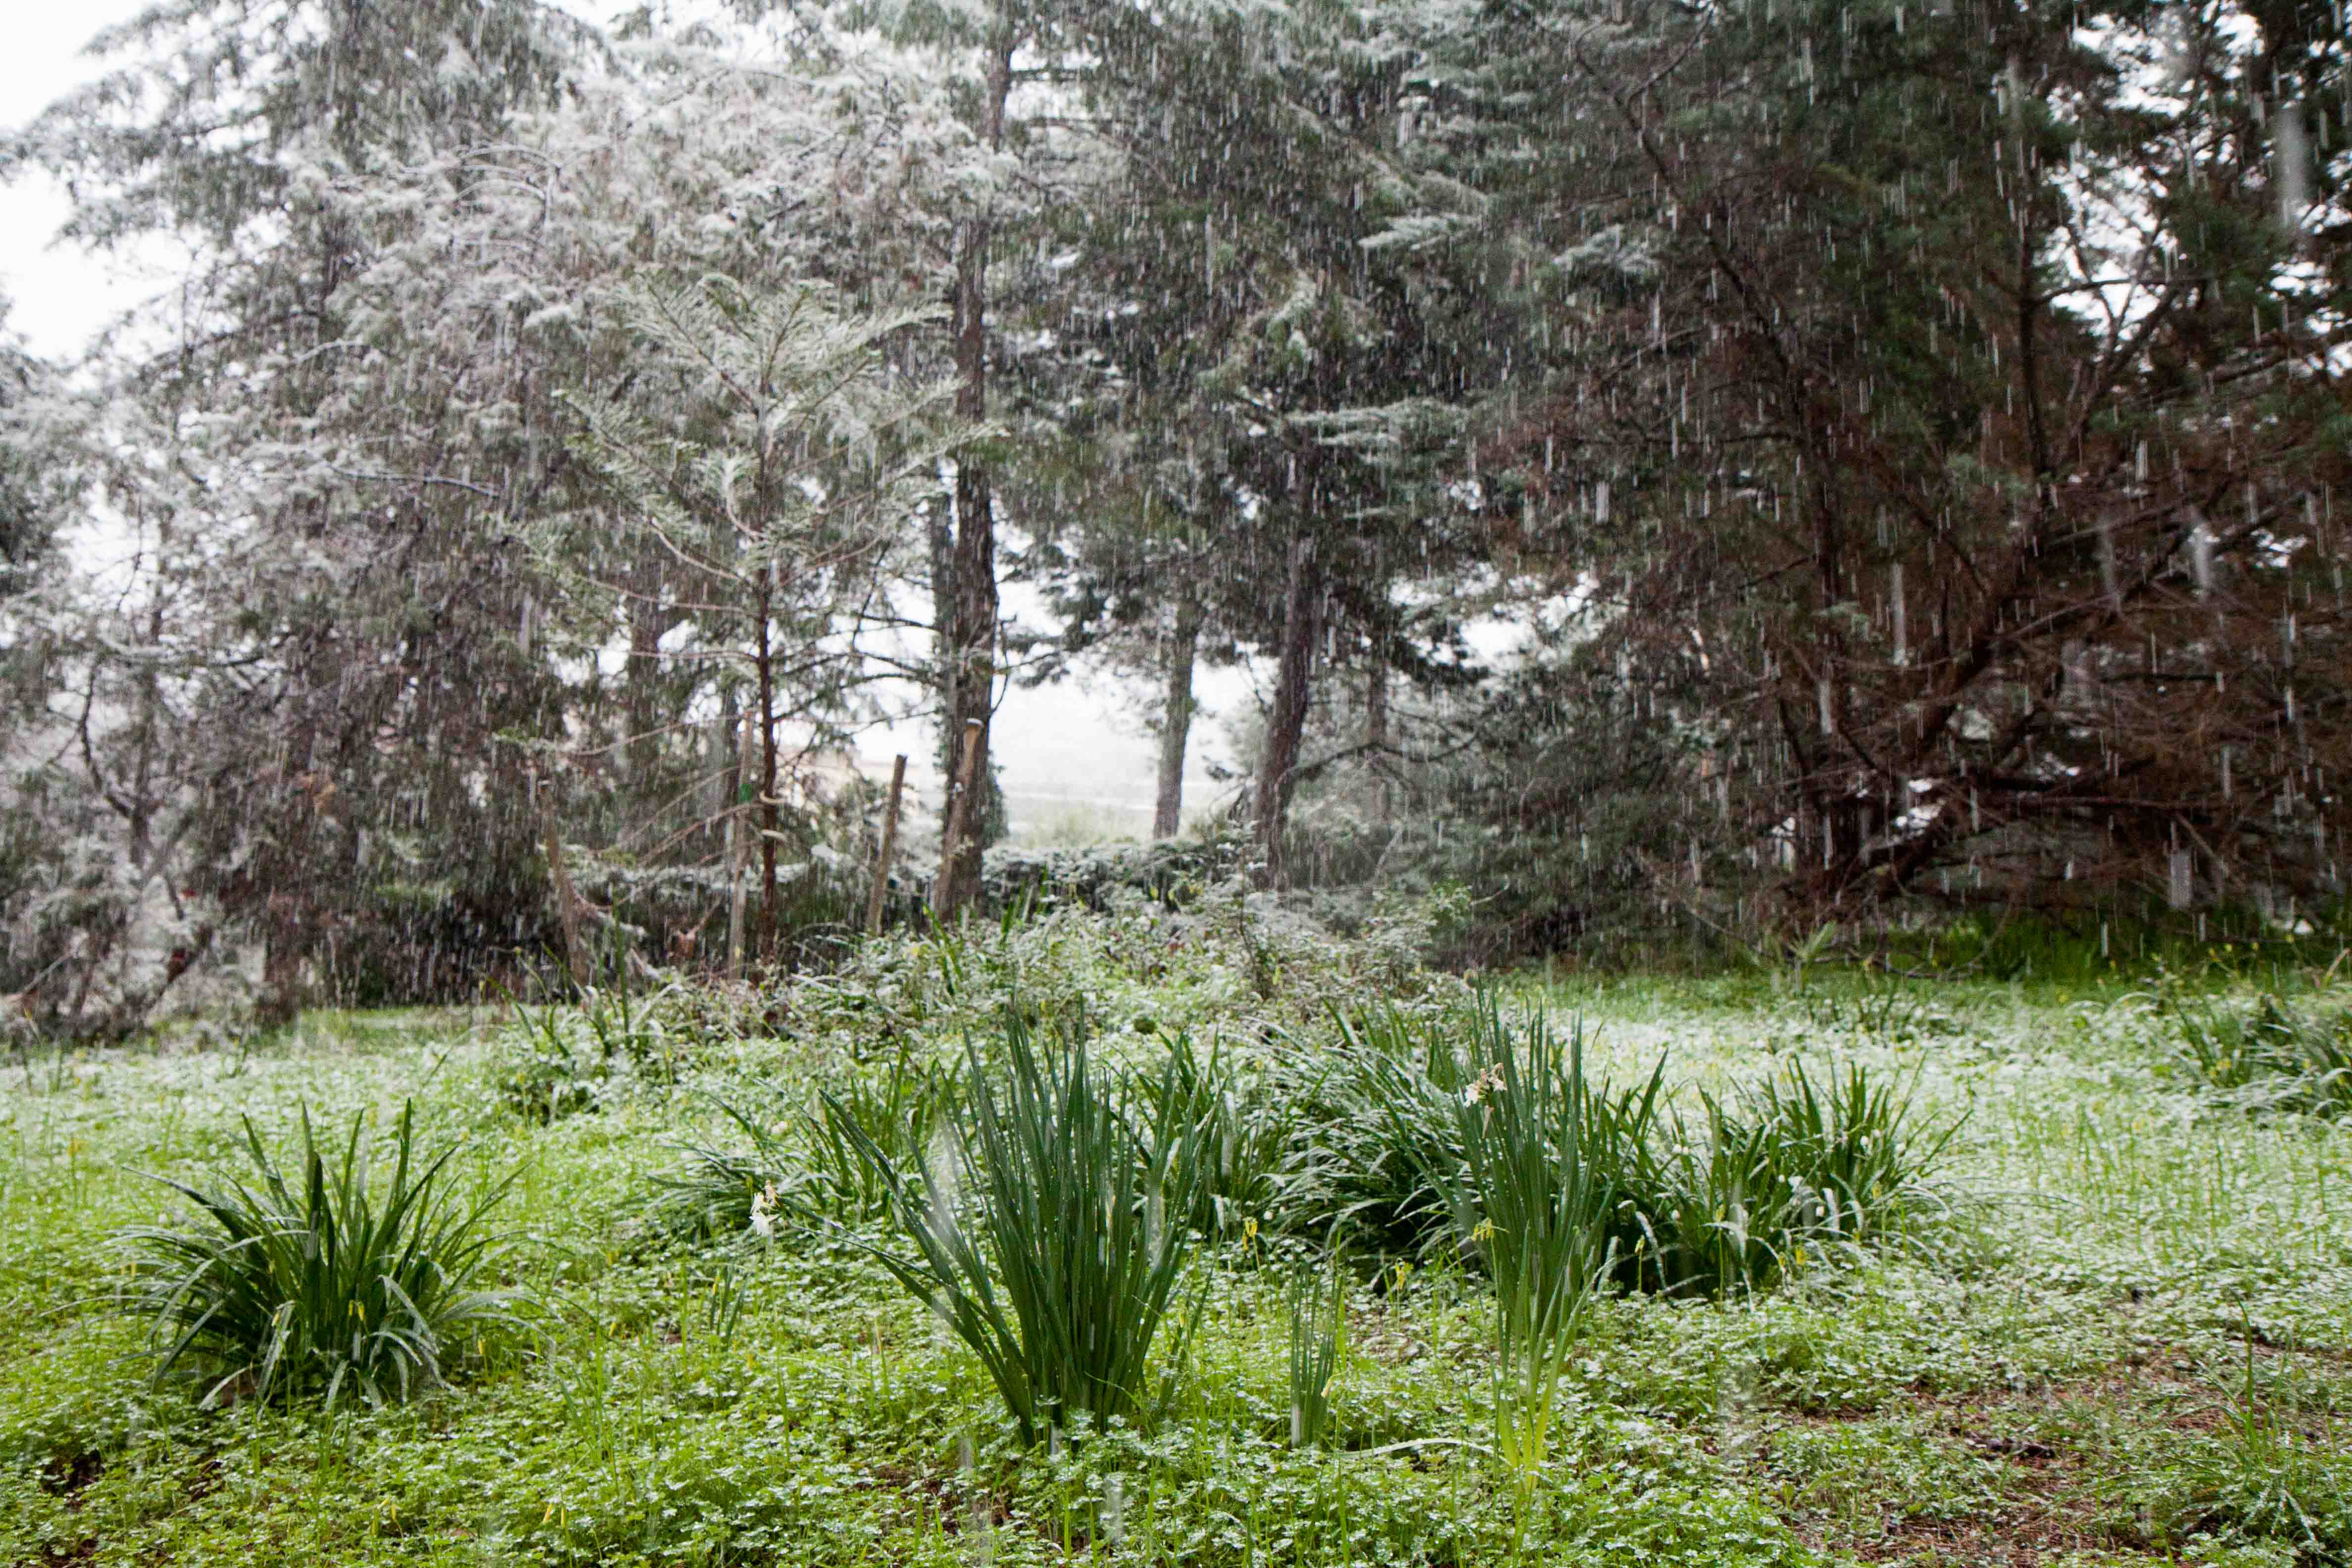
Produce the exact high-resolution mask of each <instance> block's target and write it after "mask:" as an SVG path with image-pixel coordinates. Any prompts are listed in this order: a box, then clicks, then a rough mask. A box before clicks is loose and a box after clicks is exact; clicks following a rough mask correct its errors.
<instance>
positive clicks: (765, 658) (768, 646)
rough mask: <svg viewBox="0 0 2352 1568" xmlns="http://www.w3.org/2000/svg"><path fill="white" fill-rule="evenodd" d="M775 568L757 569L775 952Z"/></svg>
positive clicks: (766, 898)
mask: <svg viewBox="0 0 2352 1568" xmlns="http://www.w3.org/2000/svg"><path fill="white" fill-rule="evenodd" d="M774 573H775V569H774V568H773V567H772V566H769V565H766V564H764V563H763V564H761V567H760V602H759V606H758V610H757V614H758V615H759V617H760V635H759V639H758V642H759V653H758V654H757V655H756V656H755V657H756V658H757V661H758V665H759V671H760V900H761V901H760V923H761V928H762V930H761V944H762V949H763V951H764V952H768V953H771V954H772V953H773V952H775V951H776V916H777V910H776V835H777V833H778V831H779V828H780V826H781V825H780V824H779V823H778V821H777V818H776V660H775V646H774V642H773V640H772V633H771V631H770V627H769V624H768V617H769V615H770V612H771V611H772V609H773V607H774V600H775V575H774Z"/></svg>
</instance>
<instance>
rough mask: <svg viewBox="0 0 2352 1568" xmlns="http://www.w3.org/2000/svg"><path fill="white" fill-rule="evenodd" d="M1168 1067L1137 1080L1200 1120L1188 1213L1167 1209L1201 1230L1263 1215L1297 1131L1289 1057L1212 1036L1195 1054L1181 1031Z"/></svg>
mask: <svg viewBox="0 0 2352 1568" xmlns="http://www.w3.org/2000/svg"><path fill="white" fill-rule="evenodd" d="M1167 1065H1168V1069H1169V1070H1168V1071H1167V1072H1165V1073H1163V1074H1161V1075H1160V1076H1159V1077H1157V1078H1145V1079H1140V1080H1139V1081H1138V1083H1137V1089H1139V1092H1140V1093H1141V1094H1142V1095H1143V1096H1144V1097H1145V1099H1146V1100H1148V1101H1150V1103H1151V1106H1152V1109H1153V1110H1158V1109H1159V1105H1158V1100H1159V1099H1160V1096H1161V1095H1162V1094H1163V1093H1165V1094H1170V1095H1173V1096H1175V1097H1176V1099H1177V1100H1179V1101H1180V1102H1181V1104H1180V1106H1179V1107H1178V1109H1181V1110H1189V1112H1190V1113H1191V1114H1193V1115H1195V1116H1197V1117H1198V1119H1199V1121H1200V1129H1199V1131H1200V1134H1201V1139H1200V1148H1201V1160H1202V1179H1201V1182H1200V1185H1199V1189H1198V1192H1197V1194H1196V1195H1195V1198H1194V1201H1193V1205H1192V1211H1191V1212H1190V1213H1189V1214H1184V1215H1173V1216H1171V1217H1173V1218H1175V1219H1177V1220H1178V1221H1179V1222H1180V1223H1182V1224H1186V1225H1189V1226H1192V1228H1193V1229H1194V1230H1196V1231H1199V1232H1200V1233H1201V1234H1202V1235H1203V1236H1222V1235H1228V1234H1230V1233H1232V1232H1234V1231H1236V1230H1240V1229H1242V1228H1244V1226H1246V1225H1247V1224H1248V1222H1249V1221H1251V1220H1256V1221H1257V1222H1259V1223H1260V1224H1261V1225H1263V1224H1265V1223H1267V1222H1269V1221H1270V1220H1271V1219H1272V1218H1273V1217H1274V1215H1275V1211H1276V1207H1277V1205H1279V1202H1280V1198H1281V1186H1282V1173H1283V1170H1284V1168H1285V1165H1286V1162H1287V1161H1288V1159H1289V1157H1290V1153H1291V1149H1292V1146H1293V1143H1294V1142H1295V1140H1296V1138H1297V1132H1298V1126H1299V1123H1298V1109H1299V1105H1298V1101H1299V1096H1298V1092H1297V1091H1298V1089H1299V1088H1300V1087H1301V1086H1300V1085H1299V1084H1298V1083H1297V1081H1295V1066H1294V1064H1293V1063H1291V1062H1290V1061H1288V1060H1286V1059H1285V1058H1279V1057H1277V1058H1271V1059H1264V1058H1244V1056H1243V1055H1242V1054H1241V1053H1239V1052H1237V1051H1235V1050H1234V1049H1233V1048H1231V1047H1228V1046H1226V1045H1225V1044H1224V1042H1223V1041H1222V1040H1220V1041H1217V1042H1214V1043H1213V1044H1212V1045H1211V1047H1210V1048H1209V1051H1208V1054H1207V1055H1206V1056H1202V1054H1201V1053H1200V1052H1198V1051H1196V1050H1195V1049H1193V1047H1192V1042H1191V1041H1190V1040H1189V1039H1188V1038H1186V1037H1183V1036H1181V1035H1180V1036H1177V1037H1175V1038H1174V1039H1172V1040H1171V1041H1170V1043H1169V1048H1168V1064H1167Z"/></svg>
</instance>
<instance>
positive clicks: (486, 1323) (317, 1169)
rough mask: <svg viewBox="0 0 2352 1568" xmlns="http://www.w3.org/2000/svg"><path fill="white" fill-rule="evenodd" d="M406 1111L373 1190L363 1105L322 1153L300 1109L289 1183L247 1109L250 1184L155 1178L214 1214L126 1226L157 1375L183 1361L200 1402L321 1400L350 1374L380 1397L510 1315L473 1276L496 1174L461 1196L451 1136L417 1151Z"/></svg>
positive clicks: (482, 1272)
mask: <svg viewBox="0 0 2352 1568" xmlns="http://www.w3.org/2000/svg"><path fill="white" fill-rule="evenodd" d="M365 1121H366V1117H365V1115H364V1113H362V1115H359V1116H354V1117H353V1118H352V1131H351V1135H350V1137H348V1138H347V1139H346V1140H344V1142H343V1148H342V1154H341V1159H340V1161H338V1162H337V1163H334V1164H333V1165H330V1164H329V1162H328V1157H327V1152H325V1151H322V1150H321V1149H320V1146H319V1143H318V1141H317V1139H316V1138H315V1136H314V1135H313V1133H312V1131H311V1126H310V1113H309V1112H308V1111H307V1110H306V1111H304V1112H303V1115H302V1168H301V1173H300V1178H299V1189H297V1188H289V1186H288V1184H287V1182H286V1179H285V1177H284V1175H283V1174H282V1173H280V1172H279V1170H278V1166H277V1164H276V1163H275V1162H273V1161H272V1160H271V1158H270V1156H269V1152H268V1150H267V1149H266V1148H264V1147H263V1145H262V1142H261V1135H260V1134H259V1133H258V1132H257V1131H256V1130H255V1128H254V1125H253V1122H252V1121H251V1120H250V1119H247V1121H246V1122H245V1142H246V1149H247V1153H248V1154H249V1155H250V1157H251V1159H252V1162H253V1166H254V1170H255V1171H256V1173H257V1175H258V1178H259V1179H258V1183H257V1184H256V1185H247V1184H246V1183H244V1182H240V1181H237V1180H235V1179H234V1178H229V1177H223V1178H221V1179H220V1180H219V1181H218V1182H217V1183H216V1184H215V1185H214V1186H212V1187H211V1188H209V1189H207V1188H203V1187H198V1186H194V1185H191V1184H186V1183H183V1182H177V1181H173V1180H172V1179H171V1178H169V1177H163V1176H158V1177H155V1178H154V1179H155V1180H157V1181H159V1182H162V1183H163V1184H164V1185H165V1186H168V1187H170V1188H172V1189H173V1191H174V1192H177V1193H178V1194H181V1195H182V1196H183V1197H184V1198H186V1199H187V1200H188V1201H189V1202H191V1203H193V1204H194V1205H196V1209H197V1210H198V1212H199V1214H200V1215H202V1218H203V1221H205V1222H209V1223H194V1224H184V1225H182V1226H172V1225H168V1224H167V1225H161V1226H135V1227H132V1228H131V1229H128V1230H126V1231H124V1232H122V1233H121V1237H122V1239H124V1240H125V1241H127V1242H128V1243H129V1244H130V1245H131V1247H132V1248H133V1249H134V1252H135V1254H136V1262H135V1264H134V1267H133V1270H132V1273H131V1279H130V1282H129V1283H128V1285H127V1286H126V1287H125V1289H124V1290H123V1293H122V1295H121V1302H122V1305H123V1306H124V1307H125V1308H126V1309H127V1310H130V1311H131V1312H133V1313H135V1314H137V1315H139V1316H142V1317H145V1318H148V1319H150V1320H152V1322H153V1326H154V1331H155V1341H156V1348H157V1350H158V1352H159V1356H160V1359H159V1361H158V1364H157V1367H156V1376H157V1377H158V1378H159V1379H160V1378H163V1377H164V1376H166V1375H168V1374H170V1373H173V1372H174V1371H177V1370H181V1369H183V1368H184V1369H186V1370H189V1371H192V1372H195V1373H199V1374H200V1375H201V1376H203V1377H206V1378H209V1379H211V1380H212V1381H211V1383H210V1386H209V1387H208V1388H207V1389H206V1390H205V1395H204V1398H205V1402H206V1403H211V1402H212V1401H214V1400H215V1399H218V1398H221V1397H224V1396H227V1395H231V1394H238V1395H248V1394H249V1395H250V1396H252V1397H254V1398H258V1399H267V1398H269V1397H271V1396H273V1395H276V1394H284V1395H285V1396H286V1397H287V1398H289V1400H290V1399H292V1398H293V1397H295V1396H297V1395H298V1394H310V1393H312V1392H322V1393H323V1396H324V1399H325V1401H326V1403H327V1404H328V1405H333V1404H334V1403H335V1401H336V1399H337V1398H338V1397H340V1396H341V1394H343V1393H344V1392H345V1390H347V1389H349V1390H352V1391H354V1392H356V1393H357V1394H359V1396H360V1397H361V1398H362V1399H364V1400H365V1401H367V1403H369V1404H370V1405H380V1404H382V1403H383V1401H384V1400H385V1399H387V1398H405V1397H406V1396H407V1395H408V1394H411V1393H412V1392H414V1391H415V1390H416V1389H419V1388H422V1387H427V1386H431V1385H434V1384H439V1383H441V1382H442V1381H443V1379H444V1373H445V1371H446V1366H447V1351H448V1348H449V1347H451V1346H453V1345H457V1344H459V1343H462V1342H463V1341H464V1339H465V1338H466V1337H467V1335H478V1334H480V1333H481V1332H483V1331H487V1330H489V1329H491V1328H494V1327H504V1326H507V1325H509V1324H511V1323H512V1322H513V1321H514V1319H513V1313H512V1308H513V1304H514V1298H513V1295H512V1293H511V1292H507V1291H500V1290H493V1289H481V1288H480V1285H481V1282H482V1281H483V1280H484V1279H486V1278H487V1277H488V1274H489V1272H490V1266H491V1263H492V1252H493V1245H492V1238H491V1237H490V1236H489V1235H488V1233H487V1232H486V1231H485V1230H484V1229H483V1225H482V1222H483V1218H484V1216H485V1215H486V1214H487V1212H488V1209H489V1208H490V1206H491V1205H493V1204H495V1203H496V1202H497V1200H498V1199H499V1196H500V1195H502V1194H503V1193H504V1190H505V1184H504V1183H501V1184H499V1185H498V1186H496V1187H493V1188H492V1189H490V1190H489V1192H488V1193H487V1194H483V1195H481V1196H479V1197H478V1198H476V1199H475V1200H474V1201H471V1202H468V1203H460V1202H458V1201H457V1199H456V1197H455V1196H454V1195H453V1194H451V1193H450V1191H449V1190H448V1185H447V1183H446V1180H445V1179H444V1178H445V1176H446V1172H447V1169H448V1165H449V1161H450V1159H451V1157H452V1156H454V1155H455V1154H456V1152H457V1148H456V1146H455V1145H452V1146H450V1147H448V1148H445V1149H443V1150H442V1151H441V1152H439V1153H437V1154H434V1155H430V1156H429V1157H428V1156H423V1155H420V1154H419V1153H418V1152H417V1151H416V1149H415V1110H414V1108H413V1107H411V1106H406V1105H404V1106H403V1107H402V1108H401V1112H400V1121H399V1122H398V1125H397V1128H396V1130H395V1131H394V1147H395V1150H396V1155H395V1158H394V1164H393V1171H392V1180H391V1182H390V1183H389V1184H388V1185H387V1186H386V1187H385V1188H384V1189H383V1192H382V1194H380V1195H379V1194H377V1192H376V1191H375V1189H374V1184H373V1182H372V1181H371V1179H370V1177H371V1172H370V1161H369V1159H368V1157H367V1154H366V1152H365V1151H364V1150H363V1149H362V1146H361V1133H362V1128H363V1126H364V1124H365ZM509 1179H511V1178H509Z"/></svg>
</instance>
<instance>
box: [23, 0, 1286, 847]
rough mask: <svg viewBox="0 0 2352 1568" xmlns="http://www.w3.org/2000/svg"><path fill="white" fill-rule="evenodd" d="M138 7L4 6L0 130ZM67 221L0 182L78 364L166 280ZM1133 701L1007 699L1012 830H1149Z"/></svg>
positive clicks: (1143, 743) (922, 742)
mask: <svg viewBox="0 0 2352 1568" xmlns="http://www.w3.org/2000/svg"><path fill="white" fill-rule="evenodd" d="M142 8H143V0H83V3H82V4H79V5H52V4H37V3H34V0H18V3H16V4H15V5H10V6H9V7H8V9H9V11H10V13H11V15H10V16H9V18H8V26H7V40H6V47H5V48H0V123H5V124H7V125H12V126H13V125H19V124H22V123H23V122H24V121H27V120H29V119H31V118H32V117H33V116H34V115H36V114H37V113H39V112H40V110H41V109H42V108H43V107H44V106H46V105H47V104H48V103H49V102H51V101H52V100H55V99H57V98H58V97H59V96H61V95H62V94H64V93H65V92H67V91H68V90H69V89H72V88H73V87H74V86H76V85H77V84H79V82H82V81H84V80H87V79H89V77H91V76H93V75H95V74H97V71H98V70H99V66H98V64H97V62H94V61H91V60H89V59H87V58H83V56H82V54H81V49H82V46H83V45H85V44H87V43H88V42H89V39H90V38H91V37H93V36H94V35H95V34H97V33H98V32H99V31H100V30H101V29H102V28H105V27H108V26H113V25H114V24H116V23H118V22H122V21H126V20H128V19H130V18H131V17H132V16H136V15H138V13H139V12H140V11H141V10H142ZM66 212H67V202H66V196H65V193H64V191H63V190H62V189H60V188H59V187H58V185H57V184H55V183H54V182H52V181H50V180H48V179H47V178H46V177H45V176H42V175H39V174H26V175H25V176H23V177H21V178H19V179H18V180H17V181H16V182H15V183H14V184H6V185H0V289H5V292H6V295H7V297H8V299H9V300H11V301H12V302H13V309H12V310H11V311H10V314H9V319H8V325H9V327H10V328H11V329H12V330H13V331H15V332H16V333H17V334H18V335H20V336H21V337H23V338H24V340H25V341H26V345H27V346H28V347H30V348H31V349H32V350H33V352H34V353H37V354H40V355H42V356H43V357H45V358H50V359H59V360H64V359H71V358H73V357H75V356H76V355H78V354H79V353H80V352H81V350H82V349H83V347H84V346H85V345H86V344H87V343H88V342H89V339H90V338H91V336H92V334H94V333H95V332H96V331H98V330H99V329H100V327H102V326H103V325H104V324H105V323H106V322H107V321H109V320H110V318H112V317H113V316H114V315H115V314H117V313H118V312H120V311H121V310H124V309H125V308H127V307H128V306H129V305H130V304H131V303H132V302H133V301H135V300H138V299H139V298H141V297H142V295H143V294H145V293H147V292H150V291H152V289H155V288H157V287H159V286H160V284H161V282H162V281H163V279H162V276H161V273H160V272H159V271H158V270H157V268H156V267H155V266H154V265H152V264H151V265H150V266H149V267H148V268H147V269H146V270H145V271H144V272H143V273H142V270H141V268H139V267H138V266H136V265H131V264H126V263H124V262H121V261H118V260H113V259H110V258H103V257H94V256H92V255H90V254H89V253H88V252H86V251H83V250H80V249H79V248H78V247H71V246H52V245H51V244H50V239H51V237H52V236H54V235H55V234H56V232H57V230H58V225H59V224H61V223H63V222H64V221H65V217H66ZM1014 597H1015V598H1016V601H1017V598H1018V596H1017V595H1015V596H1014ZM1012 607H1018V605H1017V604H1016V605H1015V606H1012ZM1033 613H1034V612H1033ZM1140 695H1141V694H1140V693H1136V692H1131V691H1129V689H1126V688H1124V687H1121V686H1119V685H1118V684H1117V683H1113V682H1107V681H1100V680H1097V681H1093V682H1064V683H1063V684H1061V685H1059V686H1055V687H1051V688H1046V689H1040V690H1030V691H1015V692H1013V693H1011V694H1010V695H1009V696H1008V697H1007V698H1006V700H1005V702H1004V705H1003V709H1002V710H1000V712H999V714H998V720H997V725H996V748H995V749H996V752H997V756H998V760H999V763H1000V765H1001V767H1002V768H1003V780H1004V785H1005V789H1006V791H1007V793H1008V795H1011V796H1012V797H1013V798H1012V805H1013V815H1014V822H1015V825H1016V826H1022V825H1024V824H1027V823H1034V822H1037V821H1039V820H1041V819H1042V818H1044V817H1045V816H1049V815H1051V813H1052V811H1053V809H1054V806H1053V804H1052V803H1053V802H1054V801H1055V800H1056V799H1067V800H1071V801H1087V802H1091V803H1095V804H1097V805H1107V806H1118V807H1123V808H1125V809H1126V810H1127V811H1128V812H1129V814H1139V815H1140V816H1141V817H1142V818H1143V819H1144V820H1145V821H1146V822H1147V823H1148V819H1149V815H1150V802H1151V794H1152V777H1153V747H1152V742H1151V741H1150V739H1149V738H1148V737H1147V736H1146V735H1144V734H1143V733H1142V731H1141V727H1140V724H1139V713H1140V709H1139V707H1138V705H1137V701H1136V699H1137V698H1138V697H1139V696H1140ZM1202 697H1203V699H1204V700H1205V701H1206V702H1207V704H1208V706H1209V707H1210V709H1211V710H1212V711H1213V713H1214V714H1216V715H1218V716H1219V717H1222V716H1223V714H1224V713H1227V712H1231V711H1233V710H1236V709H1237V708H1239V707H1241V706H1243V705H1245V704H1247V703H1248V702H1249V701H1250V697H1249V689H1248V683H1247V682H1246V681H1245V680H1244V679H1242V678H1241V677H1239V676H1238V675H1236V674H1234V673H1233V672H1230V671H1224V672H1205V671H1204V672H1203V679H1202ZM1219 731H1221V725H1220V724H1219V722H1218V721H1217V718H1211V719H1209V720H1208V721H1206V722H1203V723H1202V724H1200V725H1197V726H1196V727H1195V730H1194V735H1195V738H1196V742H1197V743H1196V744H1195V745H1194V747H1193V748H1192V752H1193V755H1192V766H1191V768H1190V769H1189V770H1188V773H1189V774H1190V777H1189V778H1188V780H1187V784H1186V795H1187V796H1188V797H1189V799H1188V804H1198V805H1206V804H1208V803H1209V801H1210V799H1211V792H1212V789H1213V786H1212V785H1211V784H1210V783H1209V781H1208V777H1207V774H1206V773H1205V772H1204V771H1203V768H1202V752H1203V751H1204V749H1207V750H1218V751H1222V750H1223V746H1222V743H1221V735H1220V733H1219ZM862 750H863V752H865V754H866V757H867V759H868V761H869V763H879V764H880V765H881V766H882V767H883V768H885V769H887V766H888V762H889V757H890V754H891V753H892V752H894V751H899V750H904V751H907V752H909V753H910V754H911V755H912V756H913V757H914V759H915V761H916V769H917V771H918V773H920V772H922V771H923V770H924V766H925V763H926V762H927V760H928V758H929V754H930V744H929V739H928V736H927V735H926V734H925V733H924V732H923V731H921V730H920V729H909V730H908V731H904V732H896V733H894V732H889V731H883V732H877V733H876V734H874V735H872V736H869V737H868V738H867V740H866V743H865V744H864V746H863V747H862ZM1227 787H1230V786H1227Z"/></svg>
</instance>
